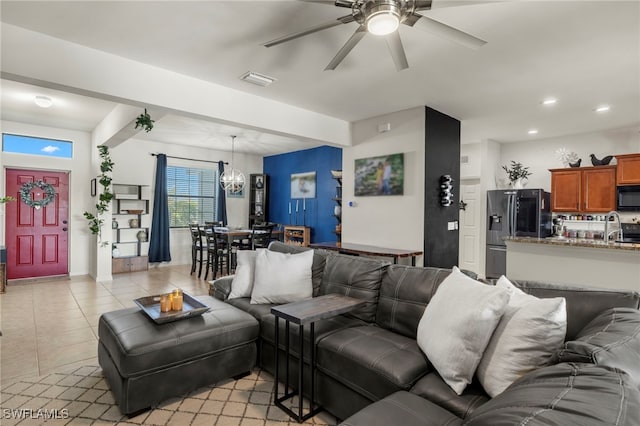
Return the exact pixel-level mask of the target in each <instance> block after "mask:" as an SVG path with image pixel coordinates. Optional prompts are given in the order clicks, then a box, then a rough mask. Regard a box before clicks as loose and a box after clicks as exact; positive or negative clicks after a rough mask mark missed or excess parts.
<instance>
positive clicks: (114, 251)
mask: <svg viewBox="0 0 640 426" xmlns="http://www.w3.org/2000/svg"><path fill="white" fill-rule="evenodd" d="M111 256H113V257H118V256H120V249H118V247H114V248H113V249H112V250H111Z"/></svg>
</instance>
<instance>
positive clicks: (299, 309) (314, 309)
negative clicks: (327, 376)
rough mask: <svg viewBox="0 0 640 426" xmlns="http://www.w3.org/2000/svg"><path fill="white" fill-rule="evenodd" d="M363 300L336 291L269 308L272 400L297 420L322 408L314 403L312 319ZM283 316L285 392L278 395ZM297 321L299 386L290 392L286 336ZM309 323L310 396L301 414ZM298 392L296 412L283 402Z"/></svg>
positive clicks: (357, 304)
mask: <svg viewBox="0 0 640 426" xmlns="http://www.w3.org/2000/svg"><path fill="white" fill-rule="evenodd" d="M364 303H365V301H364V300H361V299H355V298H353V297H347V296H342V295H339V294H327V295H324V296H318V297H314V298H311V299H306V300H301V301H299V302H293V303H287V304H286V305H280V306H274V307H273V308H271V313H272V314H273V315H274V316H275V324H276V329H275V344H276V361H275V363H276V371H275V373H276V374H275V381H274V382H275V383H274V396H273V402H274V404H275V405H276V406H277V407H279V408H280V409H281V410H283V411H284V412H285V413H287V414H288V415H289V416H291V417H292V418H293V419H295V420H296V421H297V422H298V423H302V422H303V421H305V420H307V419H309V418H311V417H313V416H315V415H316V414H318V413H319V412H320V411H321V410H322V408H321V407H314V406H315V369H316V344H315V340H316V339H315V322H316V321H319V320H322V319H327V318H332V317H335V316H337V315H340V314H344V313H346V312H349V311H351V310H353V309H355V308H357V307H359V306H360V305H363V304H364ZM280 318H282V319H284V320H285V321H286V322H285V333H286V336H285V352H286V357H287V358H286V362H285V384H284V386H285V389H284V395H283V396H281V397H279V396H278V394H279V392H278V388H279V386H278V378H279V377H280V375H279V368H278V366H279V353H280V351H279V350H278V348H279V344H280V342H279V340H280V327H279V321H278V320H279V319H280ZM290 323H294V324H298V333H299V334H298V336H299V340H300V348H299V359H298V368H299V370H298V389H297V390H296V389H293V390H292V392H289V351H290V339H289V324H290ZM306 324H309V327H310V328H309V343H310V345H311V348H309V349H310V351H311V366H310V367H311V397H310V399H309V412H308V413H307V414H304V415H303V414H302V412H303V408H302V402H303V401H302V400H303V398H302V394H303V389H304V387H303V384H304V382H303V378H304V326H305V325H306ZM296 395H297V396H298V413H295V412H293V411H292V410H291V409H290V408H289V407H286V406H285V405H284V404H283V403H282V402H283V401H285V400H287V399H290V398H293V397H294V396H296Z"/></svg>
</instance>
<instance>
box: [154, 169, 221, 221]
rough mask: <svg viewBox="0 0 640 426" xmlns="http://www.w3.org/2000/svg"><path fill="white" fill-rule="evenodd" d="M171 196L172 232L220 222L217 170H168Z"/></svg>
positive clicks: (168, 188) (168, 190) (168, 184)
mask: <svg viewBox="0 0 640 426" xmlns="http://www.w3.org/2000/svg"><path fill="white" fill-rule="evenodd" d="M167 192H168V195H169V197H168V198H169V200H168V201H169V223H170V226H171V227H172V228H180V227H186V226H188V225H189V223H195V222H197V223H204V222H213V221H215V220H217V216H218V214H217V211H216V197H217V196H218V170H217V168H216V169H214V168H211V169H196V168H193V167H178V166H167Z"/></svg>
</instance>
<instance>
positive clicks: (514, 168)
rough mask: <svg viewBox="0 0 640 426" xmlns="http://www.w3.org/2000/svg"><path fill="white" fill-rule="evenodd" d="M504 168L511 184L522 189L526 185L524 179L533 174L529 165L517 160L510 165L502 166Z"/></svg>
mask: <svg viewBox="0 0 640 426" xmlns="http://www.w3.org/2000/svg"><path fill="white" fill-rule="evenodd" d="M502 168H503V169H504V171H505V172H506V173H507V176H508V177H509V182H510V184H511V186H512V187H513V188H515V189H522V187H523V186H524V185H523V182H522V181H523V180H525V179H529V176H531V172H530V171H529V167H525V166H523V165H522V163H518V162H517V161H513V160H512V161H511V166H510V167H507V166H502Z"/></svg>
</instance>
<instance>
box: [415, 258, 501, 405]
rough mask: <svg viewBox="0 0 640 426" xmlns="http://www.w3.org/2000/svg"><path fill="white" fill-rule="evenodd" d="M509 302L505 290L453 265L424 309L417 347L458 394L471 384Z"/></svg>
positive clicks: (419, 326)
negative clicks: (475, 277) (484, 282)
mask: <svg viewBox="0 0 640 426" xmlns="http://www.w3.org/2000/svg"><path fill="white" fill-rule="evenodd" d="M508 301H509V294H508V293H507V291H506V290H504V289H502V288H497V287H495V286H491V285H487V284H483V283H480V282H478V281H476V280H474V279H472V278H470V277H468V276H467V275H465V274H463V273H462V272H460V270H459V269H458V268H456V267H455V266H454V267H453V272H451V274H450V275H449V276H448V277H447V278H445V279H444V281H442V283H441V284H440V287H438V290H437V291H436V293H435V294H434V295H433V297H432V298H431V301H430V302H429V304H428V305H427V307H426V309H425V310H424V314H423V315H422V319H421V320H420V323H419V324H418V336H417V340H418V346H420V349H422V351H423V352H424V353H425V355H426V356H427V358H428V359H429V361H430V362H431V364H433V366H434V368H435V369H436V370H437V371H438V373H439V374H440V376H441V377H442V379H443V380H444V381H445V382H446V383H447V384H448V385H449V386H450V387H451V388H452V389H453V390H454V391H455V392H456V393H457V394H458V395H460V394H462V391H463V390H464V388H465V387H466V386H467V385H468V384H469V383H471V380H472V378H473V374H474V373H475V371H476V368H477V367H478V363H479V362H480V358H482V354H483V353H484V349H485V348H486V346H487V344H488V343H489V339H490V338H491V334H492V333H493V330H495V328H496V325H498V321H500V317H502V314H503V313H504V310H505V308H506V306H507V302H508Z"/></svg>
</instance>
